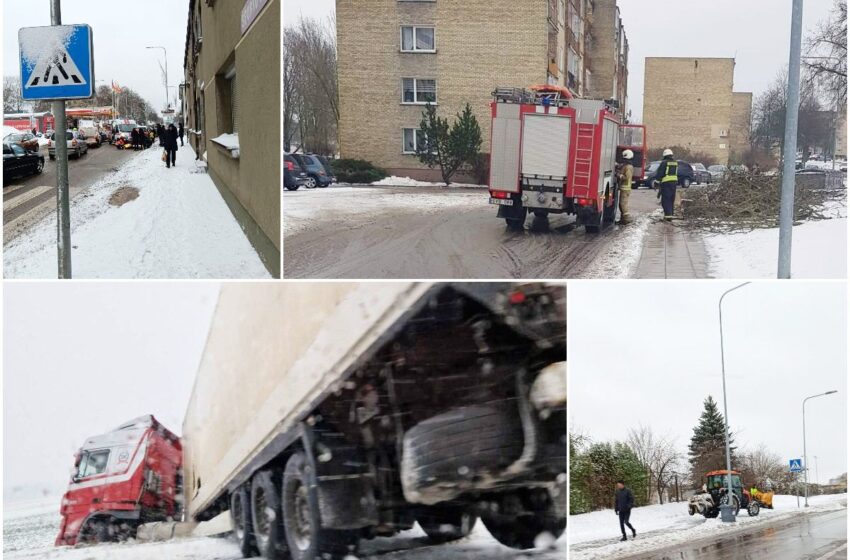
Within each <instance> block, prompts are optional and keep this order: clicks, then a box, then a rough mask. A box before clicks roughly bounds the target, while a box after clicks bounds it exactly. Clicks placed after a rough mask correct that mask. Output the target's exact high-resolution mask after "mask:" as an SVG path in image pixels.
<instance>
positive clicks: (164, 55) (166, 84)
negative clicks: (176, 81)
mask: <svg viewBox="0 0 850 560" xmlns="http://www.w3.org/2000/svg"><path fill="white" fill-rule="evenodd" d="M145 48H146V49H162V53H163V54H162V55H163V57H165V109H166V110H168V51H166V50H165V47H145Z"/></svg>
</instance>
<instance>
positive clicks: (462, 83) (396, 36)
mask: <svg viewBox="0 0 850 560" xmlns="http://www.w3.org/2000/svg"><path fill="white" fill-rule="evenodd" d="M336 18H337V43H338V49H339V55H338V56H339V59H338V68H339V70H338V73H339V96H340V124H339V138H340V153H341V156H342V157H343V158H357V159H365V160H368V161H371V162H372V163H374V164H375V165H377V166H379V167H383V168H385V169H387V170H388V171H389V172H390V173H393V174H400V175H407V176H411V177H420V178H428V179H434V178H436V177H437V176H438V175H439V172H438V170H434V171H430V170H428V169H427V168H426V167H425V166H423V165H422V164H420V163H419V161H418V159H417V158H416V156H415V155H408V154H403V153H402V147H403V146H402V128H404V127H408V128H417V129H418V128H419V123H420V121H421V119H422V112H423V110H424V108H425V107H424V105H406V104H402V102H401V99H402V78H403V77H408V78H426V79H427V78H435V79H436V81H437V109H438V113H439V114H440V115H441V116H443V117H447V118H449V120H450V121H452V120H453V119H454V117H455V115H456V114H457V113H459V112H460V111H462V110H463V107H464V106H465V104H466V103H469V104H470V106H471V107H472V110H473V112H474V114H475V116H476V118H477V119H478V122H479V124H480V126H481V133H482V137H483V140H484V142H483V145H482V147H481V150H482V152H489V150H490V101H491V93H492V91H493V90H494V88H496V87H497V86H507V87H528V86H529V85H532V84H536V83H545V82H546V77H547V67H548V58H547V54H548V53H547V51H548V44H547V42H548V28H547V25H548V23H547V5H546V4H545V3H543V2H540V3H534V5H531V6H530V5H528V4H527V3H524V2H515V1H513V0H496V1H493V0H440V1H439V2H399V1H398V0H372V1H370V2H358V1H356V0H337V3H336ZM409 24H417V25H433V26H434V27H435V37H436V41H435V42H436V51H437V52H436V53H433V54H431V53H402V52H401V38H400V37H401V30H400V27H401V26H402V25H409Z"/></svg>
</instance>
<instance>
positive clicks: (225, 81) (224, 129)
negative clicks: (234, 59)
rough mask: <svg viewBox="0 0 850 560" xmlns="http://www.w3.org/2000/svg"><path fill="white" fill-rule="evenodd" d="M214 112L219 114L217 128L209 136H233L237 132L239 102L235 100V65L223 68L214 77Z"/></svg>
mask: <svg viewBox="0 0 850 560" xmlns="http://www.w3.org/2000/svg"><path fill="white" fill-rule="evenodd" d="M215 89H216V110H217V111H218V112H219V115H220V116H219V119H218V126H217V127H216V130H215V131H211V134H212V133H214V134H229V133H233V134H235V133H236V132H238V130H239V100H238V99H237V85H236V65H235V64H234V63H231V64H229V65H228V66H226V67H225V69H224V71H223V72H222V73H221V74H218V75H217V76H216V82H215Z"/></svg>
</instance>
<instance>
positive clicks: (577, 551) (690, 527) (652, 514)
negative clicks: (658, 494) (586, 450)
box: [567, 494, 847, 560]
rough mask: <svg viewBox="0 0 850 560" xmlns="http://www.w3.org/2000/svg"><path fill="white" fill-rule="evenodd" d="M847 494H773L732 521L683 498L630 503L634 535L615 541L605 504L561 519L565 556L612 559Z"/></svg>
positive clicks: (615, 525)
mask: <svg viewBox="0 0 850 560" xmlns="http://www.w3.org/2000/svg"><path fill="white" fill-rule="evenodd" d="M846 502H847V494H833V495H828V496H813V497H810V498H809V505H810V506H811V507H809V508H806V509H804V508H803V507H802V504H803V500H802V499H801V500H800V505H801V507H800V508H798V507H797V497H796V496H775V497H774V498H773V504H774V509H772V510H769V509H762V510H761V513H759V515H758V516H757V517H749V516H748V515H747V514H746V513H745V512H743V511H742V512H741V514H740V515H739V516H738V518H737V522H736V523H734V524H727V523H723V522H722V521H720V518H716V519H705V518H704V517H702V516H701V515H694V516H690V515H688V510H687V503H686V502H680V503H671V504H664V505H653V506H645V507H640V508H635V509H633V510H632V516H631V522H632V524H633V525H634V526H635V529H637V531H638V538H637V539H636V540H631V539H630V540H629V541H627V542H622V543H621V542H619V539H620V527H619V521H618V519H617V516H616V515H615V514H614V511H613V510H610V509H606V510H602V511H595V512H593V513H585V514H581V515H571V516H570V517H569V520H568V521H567V530H568V531H569V541H570V558H571V560H591V559H592V560H602V559H615V558H622V557H625V556H631V555H635V554H639V553H641V552H647V551H651V550H657V549H659V548H664V547H667V546H671V545H675V544H679V543H685V542H689V541H691V540H695V539H699V538H705V537H706V536H710V535H712V534H718V535H722V534H724V533H725V534H728V533H731V532H734V531H736V530H739V529H741V528H745V529H746V528H749V527H754V526H758V525H767V524H770V523H773V522H775V521H779V520H782V519H786V518H790V517H794V516H799V515H801V514H805V513H814V512H823V511H831V510H839V509H843V508H845V507H846Z"/></svg>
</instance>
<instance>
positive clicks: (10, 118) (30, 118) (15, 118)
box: [3, 112, 54, 132]
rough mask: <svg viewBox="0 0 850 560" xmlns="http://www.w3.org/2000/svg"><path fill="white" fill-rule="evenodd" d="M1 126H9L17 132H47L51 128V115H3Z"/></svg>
mask: <svg viewBox="0 0 850 560" xmlns="http://www.w3.org/2000/svg"><path fill="white" fill-rule="evenodd" d="M3 124H4V125H5V126H11V127H14V128H17V129H18V130H25V131H27V132H30V131H32V129H33V128H34V129H35V130H36V132H47V131H48V130H51V129H52V128H53V124H54V120H53V114H52V113H49V112H43V113H10V114H6V115H3Z"/></svg>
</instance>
